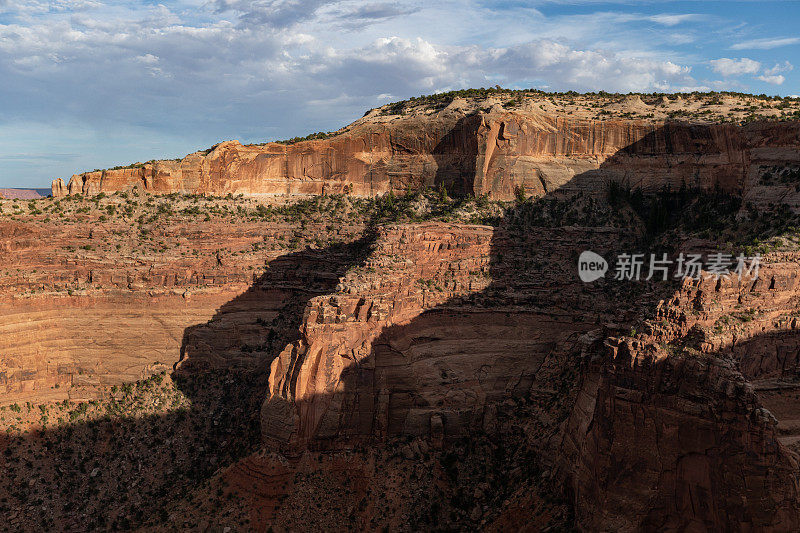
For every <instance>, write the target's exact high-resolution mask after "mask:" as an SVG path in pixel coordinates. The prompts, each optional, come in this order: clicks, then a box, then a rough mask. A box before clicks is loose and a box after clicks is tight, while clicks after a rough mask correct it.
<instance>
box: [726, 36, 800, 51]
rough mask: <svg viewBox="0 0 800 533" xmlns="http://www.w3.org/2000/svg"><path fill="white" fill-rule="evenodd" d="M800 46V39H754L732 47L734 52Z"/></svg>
mask: <svg viewBox="0 0 800 533" xmlns="http://www.w3.org/2000/svg"><path fill="white" fill-rule="evenodd" d="M792 44H800V37H784V38H779V39H752V40H750V41H744V42H741V43H736V44H734V45H733V46H731V49H732V50H771V49H773V48H778V47H781V46H789V45H792Z"/></svg>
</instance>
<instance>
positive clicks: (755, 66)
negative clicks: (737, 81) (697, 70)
mask: <svg viewBox="0 0 800 533" xmlns="http://www.w3.org/2000/svg"><path fill="white" fill-rule="evenodd" d="M709 63H711V70H713V71H714V72H716V73H718V74H722V75H723V76H737V75H740V74H755V73H756V72H758V71H759V70H760V69H761V63H759V62H758V61H753V60H752V59H748V58H746V57H742V58H739V59H729V58H727V57H723V58H721V59H713V60H711V61H709Z"/></svg>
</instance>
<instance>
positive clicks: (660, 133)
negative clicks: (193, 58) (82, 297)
mask: <svg viewBox="0 0 800 533" xmlns="http://www.w3.org/2000/svg"><path fill="white" fill-rule="evenodd" d="M379 118H380V120H378V118H375V117H374V116H370V117H365V118H364V119H361V120H359V121H356V122H355V123H353V124H351V125H350V126H348V127H347V128H346V129H345V130H344V131H343V132H342V133H340V134H338V135H336V136H334V137H332V138H329V139H325V140H312V141H303V142H298V143H295V144H279V143H267V144H265V145H247V146H245V145H242V144H240V143H239V142H237V141H227V142H223V143H220V144H218V145H216V146H215V147H214V148H213V149H211V150H210V151H207V152H196V153H193V154H190V155H188V156H186V157H185V158H183V159H182V160H180V161H156V162H154V163H147V164H143V165H140V166H138V167H135V168H124V169H117V170H103V171H94V172H87V173H83V174H76V175H74V176H73V177H72V179H70V181H69V184H68V185H67V186H66V188H65V187H64V186H63V183H62V182H61V181H60V180H55V181H54V182H53V195H54V196H60V195H65V194H84V195H94V194H98V193H100V192H106V193H108V192H114V191H119V190H124V189H130V188H132V187H140V188H141V189H143V190H145V191H149V192H154V193H172V192H183V193H199V194H213V195H225V194H228V193H232V194H239V193H242V194H245V195H253V196H275V195H308V194H324V193H351V194H353V195H356V196H365V197H366V196H375V195H379V194H383V193H385V192H388V191H390V190H392V191H395V192H399V193H402V192H405V191H407V190H409V189H420V188H422V187H425V186H430V187H438V186H439V185H440V184H443V185H445V186H446V187H447V188H448V189H449V190H450V191H456V192H466V193H474V194H476V195H481V194H488V195H489V196H490V197H492V198H496V199H511V198H513V196H514V190H515V188H516V187H523V188H524V189H525V190H526V191H527V193H528V194H529V195H537V196H541V195H543V194H545V193H547V192H551V191H553V190H555V189H557V188H559V187H561V186H563V185H565V184H567V183H569V186H570V187H590V188H596V187H598V186H601V185H602V183H603V182H604V181H606V180H608V179H617V180H625V181H627V182H629V183H630V184H631V185H633V186H637V185H642V186H644V187H652V188H660V187H662V186H664V185H665V184H671V185H672V186H674V187H679V186H680V185H681V183H684V182H685V183H686V184H687V185H689V186H694V185H697V186H701V187H713V186H715V185H716V184H719V185H720V186H722V187H724V188H726V189H730V190H737V191H740V190H742V189H743V187H745V185H746V182H747V176H748V174H749V173H751V169H752V168H756V167H758V166H759V165H761V164H767V163H769V162H770V161H773V160H781V161H786V160H787V158H789V159H794V160H797V158H798V155H797V153H798V151H797V147H798V146H800V126H799V125H798V124H797V123H796V122H783V123H777V122H764V123H758V124H752V125H748V126H736V125H732V124H689V123H683V122H653V121H645V120H622V119H614V120H606V121H604V120H587V119H578V118H570V117H568V116H558V115H549V114H545V113H543V112H530V111H525V112H523V111H506V110H504V109H503V108H502V107H500V106H495V107H493V108H492V109H491V110H489V111H475V112H470V114H465V113H464V112H463V111H461V110H460V109H459V108H457V107H456V108H454V107H452V106H449V107H447V108H445V109H443V110H441V111H438V112H436V113H433V114H423V115H420V114H416V115H413V114H412V115H409V116H398V117H392V118H391V119H388V118H386V117H379ZM601 165H603V166H602V171H600V170H598V169H600V166H601ZM577 175H579V176H581V179H580V180H574V179H573V178H574V177H575V176H577Z"/></svg>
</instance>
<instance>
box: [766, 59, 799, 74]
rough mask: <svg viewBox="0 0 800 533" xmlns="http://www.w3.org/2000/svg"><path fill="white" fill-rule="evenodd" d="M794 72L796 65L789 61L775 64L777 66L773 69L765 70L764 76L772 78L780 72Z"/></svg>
mask: <svg viewBox="0 0 800 533" xmlns="http://www.w3.org/2000/svg"><path fill="white" fill-rule="evenodd" d="M792 70H794V65H792V64H791V63H789V62H788V61H784V62H783V63H775V66H774V67H772V68H768V69H765V70H764V74H766V75H768V76H770V75H773V74H778V73H780V72H791V71H792Z"/></svg>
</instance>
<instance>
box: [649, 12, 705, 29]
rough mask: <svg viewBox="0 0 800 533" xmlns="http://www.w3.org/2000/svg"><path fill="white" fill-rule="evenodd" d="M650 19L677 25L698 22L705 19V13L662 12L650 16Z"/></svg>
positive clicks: (666, 24)
mask: <svg viewBox="0 0 800 533" xmlns="http://www.w3.org/2000/svg"><path fill="white" fill-rule="evenodd" d="M649 18H650V20H652V21H653V22H656V23H658V24H663V25H664V26H677V25H678V24H683V23H684V22H696V21H700V20H703V19H705V18H706V17H705V16H704V15H696V14H693V13H685V14H680V15H670V14H666V13H664V14H660V15H653V16H651V17H649Z"/></svg>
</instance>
